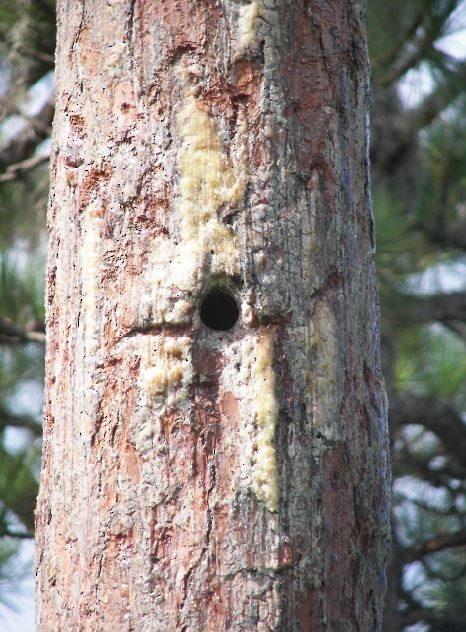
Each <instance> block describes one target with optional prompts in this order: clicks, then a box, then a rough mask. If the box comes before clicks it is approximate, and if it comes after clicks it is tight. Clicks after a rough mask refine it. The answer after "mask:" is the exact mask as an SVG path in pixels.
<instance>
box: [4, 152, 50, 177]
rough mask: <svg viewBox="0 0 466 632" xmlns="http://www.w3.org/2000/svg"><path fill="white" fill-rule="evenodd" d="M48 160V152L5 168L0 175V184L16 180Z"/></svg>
mask: <svg viewBox="0 0 466 632" xmlns="http://www.w3.org/2000/svg"><path fill="white" fill-rule="evenodd" d="M49 159H50V152H47V153H46V154H39V155H36V156H33V157H32V158H27V159H26V160H22V161H21V162H17V163H16V164H14V165H10V166H9V167H7V169H6V171H5V173H2V174H0V183H2V182H10V181H11V180H16V179H17V178H19V177H20V176H22V175H24V174H25V173H28V172H29V171H32V170H33V169H35V168H36V167H38V166H39V165H41V164H43V163H44V162H47V161H48V160H49Z"/></svg>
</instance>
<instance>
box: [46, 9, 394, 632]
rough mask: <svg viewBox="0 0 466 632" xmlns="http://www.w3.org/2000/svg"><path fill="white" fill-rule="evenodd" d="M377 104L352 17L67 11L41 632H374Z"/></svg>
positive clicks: (53, 244)
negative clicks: (220, 298) (371, 110)
mask: <svg viewBox="0 0 466 632" xmlns="http://www.w3.org/2000/svg"><path fill="white" fill-rule="evenodd" d="M367 80H368V67H367V55H366V46H365V36H364V28H363V8H362V3H361V2H358V1H355V0H348V1H347V2H341V0H334V1H330V2H329V1H327V0H325V1H323V0H312V1H306V2H305V1H300V0H296V2H290V1H289V0H269V1H267V2H265V1H263V0H254V1H253V2H252V3H239V2H237V1H233V0H218V1H214V0H202V1H201V0H177V1H176V0H153V1H151V2H143V1H142V0H132V1H130V0H127V1H123V0H122V1H119V0H113V1H111V0H108V1H107V2H102V1H101V0H86V1H82V2H75V1H73V2H72V1H70V0H59V2H58V53H57V113H56V118H55V125H54V152H53V156H52V192H51V203H50V214H49V223H50V258H49V266H48V352H47V396H46V407H45V412H46V414H45V441H44V454H43V471H42V480H41V491H40V495H39V502H38V508H37V534H38V536H37V569H38V615H37V616H38V628H39V630H40V631H41V632H45V631H50V632H52V631H53V632H55V631H57V630H60V631H64V632H65V631H66V632H68V631H71V630H76V631H77V630H82V631H85V632H90V631H109V632H110V631H112V632H113V631H114V630H119V631H120V630H122V631H123V630H128V631H130V630H133V631H134V632H136V631H137V632H141V631H143V632H149V631H158V630H160V631H164V632H165V631H167V630H180V631H192V632H197V631H199V630H211V631H212V632H214V631H215V632H216V631H219V630H260V631H265V630H301V631H304V630H309V631H312V632H318V631H320V630H332V631H335V630H341V631H344V632H348V631H350V630H364V631H373V630H376V629H378V628H379V625H380V616H381V607H382V606H381V604H382V599H383V591H384V563H385V558H386V553H387V539H388V538H387V533H388V526H387V525H388V513H387V498H388V483H389V480H388V477H389V474H388V468H387V441H386V421H385V396H384V390H383V382H382V378H381V373H380V367H379V355H378V354H379V350H378V345H379V340H378V329H377V308H376V300H375V288H374V269H373V261H372V223H371V215H370V200H369V192H368V164H367V140H368V139H367V108H368V88H367ZM212 288H220V289H222V291H224V292H227V293H229V294H230V296H233V297H235V299H236V301H237V303H238V305H239V306H240V311H241V315H240V318H239V320H238V322H237V324H236V325H235V326H234V327H233V328H232V329H229V330H228V331H213V330H211V329H209V328H208V327H206V326H205V325H204V324H203V323H202V322H201V319H200V315H199V309H200V305H201V303H202V301H203V297H205V296H206V295H207V294H208V293H209V291H210V290H211V289H212Z"/></svg>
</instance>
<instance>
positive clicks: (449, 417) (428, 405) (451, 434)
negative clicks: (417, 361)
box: [390, 393, 466, 467]
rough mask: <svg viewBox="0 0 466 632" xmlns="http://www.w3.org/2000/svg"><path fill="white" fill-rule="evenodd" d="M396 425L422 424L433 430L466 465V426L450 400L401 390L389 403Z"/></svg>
mask: <svg viewBox="0 0 466 632" xmlns="http://www.w3.org/2000/svg"><path fill="white" fill-rule="evenodd" d="M390 418H391V421H392V422H393V423H395V424H396V425H397V426H403V425H407V424H421V425H422V426H424V428H426V429H427V430H430V431H431V432H433V433H434V434H435V435H436V436H437V437H438V438H439V440H440V441H441V442H442V444H443V445H444V446H445V448H446V450H448V452H449V454H451V455H453V456H454V458H455V460H456V461H457V462H458V464H460V465H461V466H462V467H466V425H465V424H464V423H463V420H462V419H461V416H460V415H459V414H458V413H457V411H456V410H455V409H454V408H453V406H451V404H449V403H448V402H446V401H444V400H442V399H439V398H436V397H430V396H426V395H424V396H423V395H414V394H413V393H398V394H397V395H395V396H394V397H393V398H392V401H391V403H390Z"/></svg>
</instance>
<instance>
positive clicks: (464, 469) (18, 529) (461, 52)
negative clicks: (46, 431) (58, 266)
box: [0, 0, 466, 632]
mask: <svg viewBox="0 0 466 632" xmlns="http://www.w3.org/2000/svg"><path fill="white" fill-rule="evenodd" d="M367 28H368V37H369V49H370V57H371V64H372V95H373V99H372V102H373V105H372V141H371V160H372V190H373V199H374V211H375V215H376V225H377V266H378V275H379V292H380V299H381V310H382V351H383V363H384V375H385V380H386V386H387V391H388V397H389V404H390V413H389V416H390V433H391V449H392V462H393V511H392V516H393V517H392V519H393V547H392V559H391V567H390V570H389V574H388V595H387V605H386V611H385V617H384V631H385V632H397V631H401V630H403V631H408V630H409V631H411V632H413V631H414V630H417V631H419V632H420V631H429V632H455V631H458V632H459V631H460V630H461V631H464V630H466V608H465V607H464V604H465V603H466V423H465V420H466V391H465V385H466V353H465V345H466V151H465V148H466V2H465V1H464V0H461V1H460V0H410V1H409V2H405V3H400V2H398V1H397V0H368V21H367ZM455 34H456V35H457V39H456V40H454V39H452V38H454V37H455ZM455 41H456V44H455ZM54 42H55V17H54V2H53V1H52V0H16V2H14V3H13V2H10V1H6V0H0V107H1V115H2V118H1V122H0V616H1V614H2V612H3V613H4V612H5V608H7V607H10V606H11V605H13V602H12V597H11V595H12V592H14V590H15V587H16V586H17V585H18V582H19V581H20V578H21V576H22V574H23V573H24V572H29V573H31V568H30V566H29V567H28V568H27V569H25V568H24V564H23V563H22V562H20V560H21V555H19V554H18V552H19V549H20V546H21V543H22V542H23V541H25V540H27V539H28V538H31V537H32V534H33V508H34V500H35V495H36V491H37V480H38V469H39V452H40V423H41V415H40V409H41V397H42V396H41V392H42V383H43V362H44V348H43V346H44V311H43V289H44V288H43V277H44V272H43V269H44V261H45V208H46V197H47V187H48V176H47V160H48V155H49V151H50V149H49V147H50V143H49V140H48V139H49V137H50V127H51V121H52V116H53V78H52V71H53V51H54ZM1 604H3V610H2V606H1Z"/></svg>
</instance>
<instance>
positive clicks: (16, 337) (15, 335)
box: [0, 316, 45, 345]
mask: <svg viewBox="0 0 466 632" xmlns="http://www.w3.org/2000/svg"><path fill="white" fill-rule="evenodd" d="M25 342H35V343H40V344H43V343H44V342H45V333H44V331H43V325H42V324H40V325H39V324H38V323H36V322H34V323H33V326H32V327H31V329H23V328H22V327H19V326H18V325H16V324H15V323H14V322H13V321H11V320H10V319H9V318H2V317H1V316H0V344H12V345H16V344H21V343H25Z"/></svg>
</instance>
